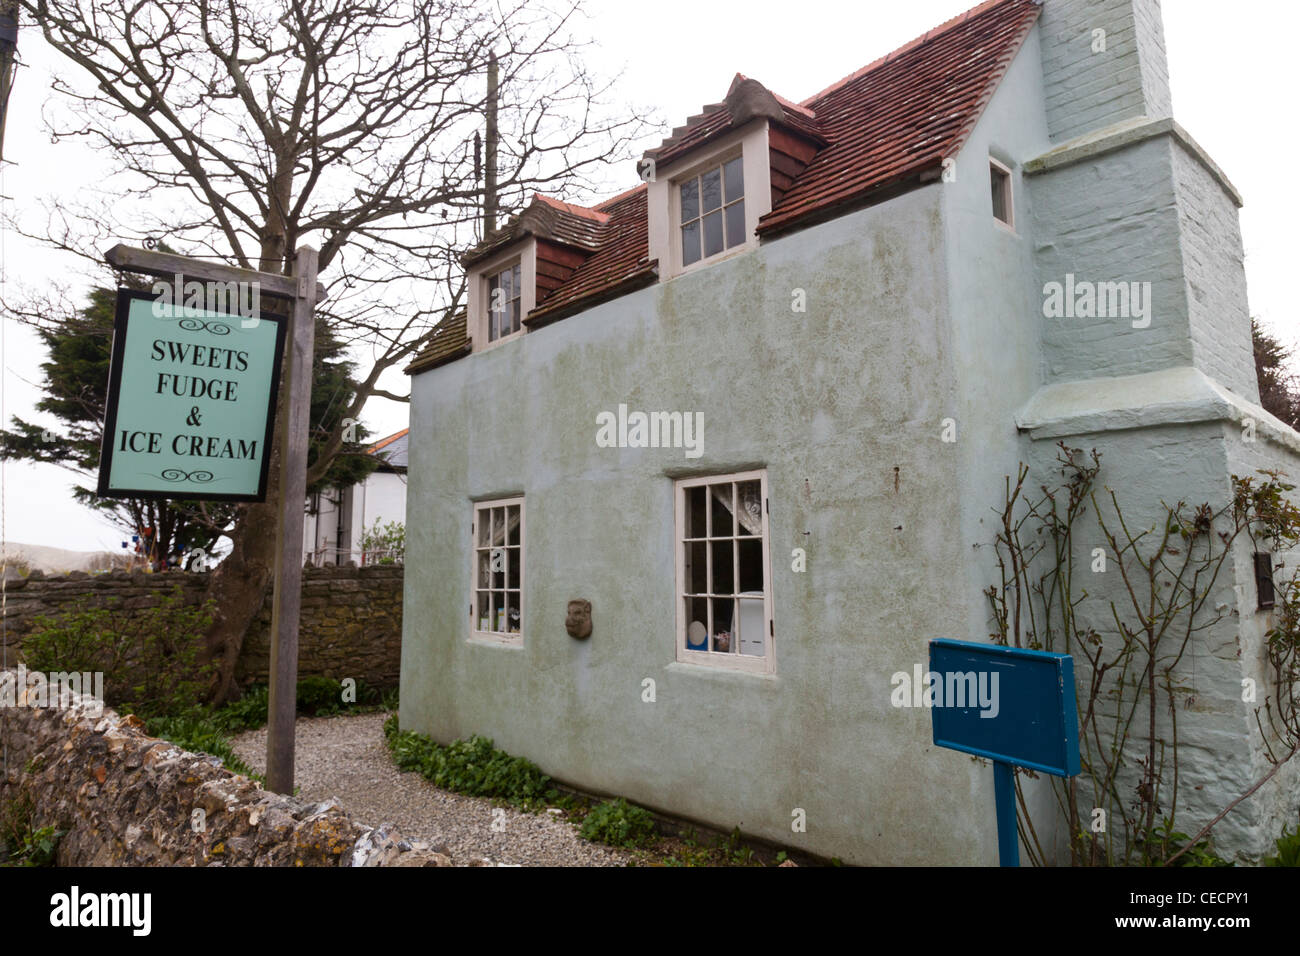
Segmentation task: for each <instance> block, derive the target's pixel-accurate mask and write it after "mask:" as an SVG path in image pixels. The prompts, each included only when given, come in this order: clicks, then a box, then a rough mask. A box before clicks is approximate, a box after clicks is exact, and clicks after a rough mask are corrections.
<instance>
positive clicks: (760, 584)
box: [736, 538, 766, 594]
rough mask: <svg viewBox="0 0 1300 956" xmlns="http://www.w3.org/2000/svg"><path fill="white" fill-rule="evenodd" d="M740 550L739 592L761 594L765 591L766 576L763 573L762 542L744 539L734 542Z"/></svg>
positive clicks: (757, 539)
mask: <svg viewBox="0 0 1300 956" xmlns="http://www.w3.org/2000/svg"><path fill="white" fill-rule="evenodd" d="M736 545H737V547H738V548H739V549H740V588H739V592H740V593H741V594H744V593H745V592H747V591H749V592H756V593H758V594H762V593H763V591H764V590H765V589H766V581H765V578H766V575H765V574H764V571H763V541H762V539H761V538H746V539H741V540H740V541H738V542H736Z"/></svg>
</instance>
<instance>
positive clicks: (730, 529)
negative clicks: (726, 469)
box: [709, 482, 736, 538]
mask: <svg viewBox="0 0 1300 956" xmlns="http://www.w3.org/2000/svg"><path fill="white" fill-rule="evenodd" d="M731 489H732V485H731V483H730V482H728V483H727V484H725V485H709V497H711V498H712V499H713V501H712V506H713V524H712V525H711V526H710V527H711V528H712V530H711V531H710V532H709V534H710V536H711V537H714V538H722V537H731V536H732V535H733V534H735V533H736V525H735V522H734V521H732V518H731Z"/></svg>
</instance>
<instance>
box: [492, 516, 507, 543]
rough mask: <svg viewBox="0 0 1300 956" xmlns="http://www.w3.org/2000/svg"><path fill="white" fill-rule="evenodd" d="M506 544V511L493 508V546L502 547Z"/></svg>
mask: <svg viewBox="0 0 1300 956" xmlns="http://www.w3.org/2000/svg"><path fill="white" fill-rule="evenodd" d="M505 543H506V509H505V508H493V509H492V545H493V546H494V547H495V546H497V545H501V544H505Z"/></svg>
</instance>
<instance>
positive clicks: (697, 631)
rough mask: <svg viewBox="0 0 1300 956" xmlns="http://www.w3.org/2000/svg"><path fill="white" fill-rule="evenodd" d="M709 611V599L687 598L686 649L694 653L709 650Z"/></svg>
mask: <svg viewBox="0 0 1300 956" xmlns="http://www.w3.org/2000/svg"><path fill="white" fill-rule="evenodd" d="M708 621H709V609H708V599H707V598H686V647H687V649H688V650H692V651H707V650H708V649H709V632H708Z"/></svg>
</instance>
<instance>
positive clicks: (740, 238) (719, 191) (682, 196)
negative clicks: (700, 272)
mask: <svg viewBox="0 0 1300 956" xmlns="http://www.w3.org/2000/svg"><path fill="white" fill-rule="evenodd" d="M678 202H679V206H678V210H679V213H680V223H681V225H680V233H681V242H682V265H683V266H689V265H693V264H694V263H696V262H700V261H701V260H703V259H709V258H711V257H713V256H716V255H720V254H722V253H723V252H725V251H726V250H728V249H733V248H735V247H736V246H740V245H744V243H745V240H746V239H747V238H748V237H747V236H746V235H745V169H744V165H743V163H742V162H741V157H740V156H737V157H735V158H734V159H729V160H727V161H726V162H725V163H720V164H718V165H717V166H712V167H710V168H708V169H706V170H704V171H703V172H702V173H700V174H698V175H696V176H692V177H691V178H690V179H687V180H684V181H682V182H681V183H679V184H678Z"/></svg>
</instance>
